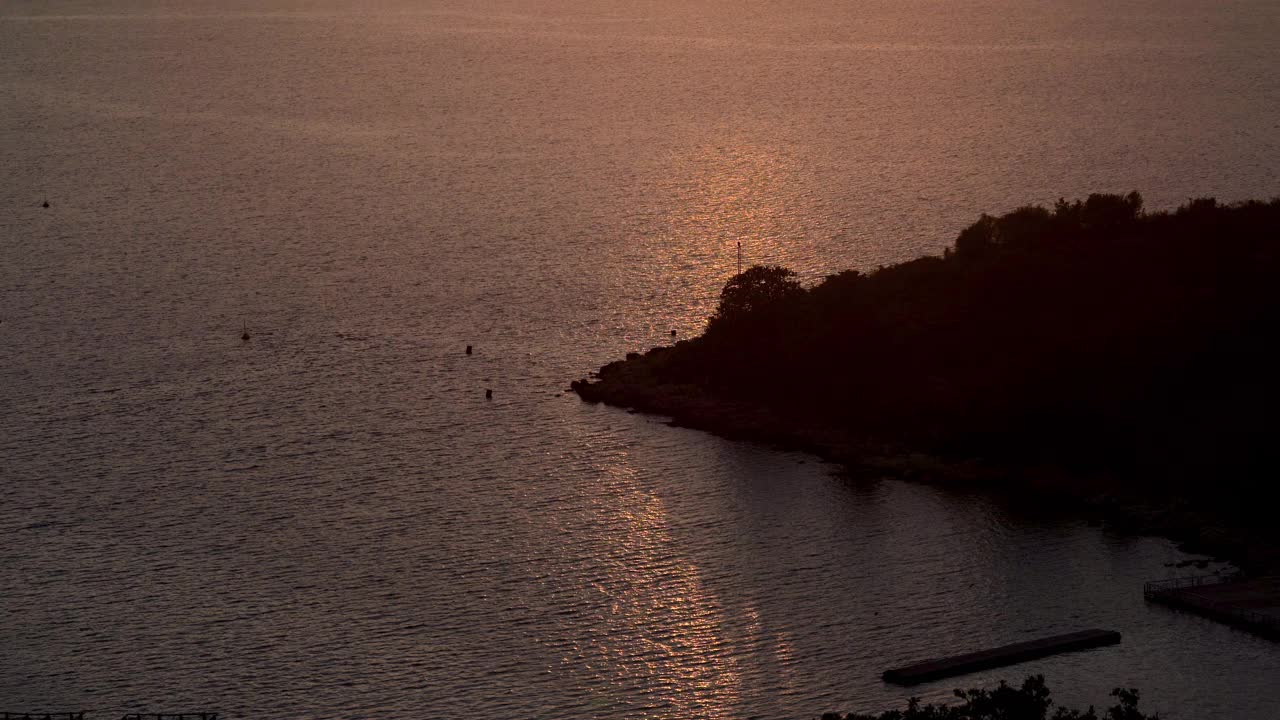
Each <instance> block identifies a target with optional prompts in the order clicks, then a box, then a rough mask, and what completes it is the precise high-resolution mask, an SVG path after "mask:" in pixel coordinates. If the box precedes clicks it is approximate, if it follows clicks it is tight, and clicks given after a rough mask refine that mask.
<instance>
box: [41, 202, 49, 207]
mask: <svg viewBox="0 0 1280 720" xmlns="http://www.w3.org/2000/svg"><path fill="white" fill-rule="evenodd" d="M40 207H44V208H47V207H49V201H48V200H45V201H44V202H42V203H40Z"/></svg>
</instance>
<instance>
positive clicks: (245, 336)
mask: <svg viewBox="0 0 1280 720" xmlns="http://www.w3.org/2000/svg"><path fill="white" fill-rule="evenodd" d="M240 339H241V340H242V341H244V342H249V326H248V325H245V326H244V329H243V330H242V331H241V333H240Z"/></svg>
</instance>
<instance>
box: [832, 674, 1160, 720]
mask: <svg viewBox="0 0 1280 720" xmlns="http://www.w3.org/2000/svg"><path fill="white" fill-rule="evenodd" d="M955 692H956V697H958V698H960V700H961V701H963V702H962V703H961V704H959V705H921V704H920V701H919V700H917V699H915V698H912V699H911V701H910V702H909V703H908V704H907V709H906V710H890V711H889V712H886V713H883V714H881V715H858V714H856V713H850V714H848V715H839V714H837V713H827V714H825V715H823V716H822V720H1159V716H1158V715H1145V714H1143V713H1142V712H1141V711H1140V710H1138V691H1137V690H1132V689H1123V688H1116V689H1115V690H1112V691H1111V695H1112V697H1114V698H1116V704H1115V705H1113V706H1112V707H1111V708H1109V709H1108V710H1107V711H1106V713H1104V714H1103V715H1098V714H1097V713H1096V712H1095V711H1094V709H1093V708H1089V709H1088V710H1084V711H1080V710H1072V709H1069V708H1057V709H1056V710H1055V711H1054V713H1053V714H1052V715H1050V714H1049V710H1050V708H1051V707H1052V706H1053V701H1052V700H1050V699H1049V688H1048V687H1047V686H1046V685H1045V682H1044V676H1043V675H1033V676H1031V677H1029V678H1027V679H1026V680H1024V681H1023V683H1022V687H1020V688H1014V687H1010V686H1008V685H1006V684H1005V683H1003V682H1002V683H1000V687H998V688H996V689H995V690H982V689H977V690H956V691H955Z"/></svg>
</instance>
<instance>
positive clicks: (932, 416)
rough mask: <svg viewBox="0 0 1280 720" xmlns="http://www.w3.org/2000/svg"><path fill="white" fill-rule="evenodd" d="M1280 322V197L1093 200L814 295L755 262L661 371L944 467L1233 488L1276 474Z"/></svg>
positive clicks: (839, 278)
mask: <svg viewBox="0 0 1280 720" xmlns="http://www.w3.org/2000/svg"><path fill="white" fill-rule="evenodd" d="M1277 310H1280V200H1274V201H1271V202H1248V203H1242V204H1237V205H1230V206H1226V205H1221V204H1219V203H1217V202H1215V201H1214V200H1211V199H1205V200H1195V201H1191V202H1189V203H1188V204H1186V205H1185V206H1183V207H1181V208H1179V209H1178V210H1177V211H1175V212H1172V213H1166V212H1158V213H1146V212H1143V209H1142V198H1141V197H1140V196H1139V195H1138V194H1137V193H1132V194H1129V195H1126V196H1120V195H1093V196H1090V197H1089V198H1088V199H1087V200H1085V201H1083V202H1080V201H1077V202H1064V201H1059V202H1058V204H1057V205H1056V206H1055V207H1054V208H1052V209H1047V208H1043V207H1024V208H1020V209H1018V210H1015V211H1013V212H1010V213H1008V214H1006V215H1003V216H1000V217H990V216H985V215H984V216H983V217H982V218H980V219H979V220H978V222H976V223H974V224H973V225H972V226H971V227H969V228H967V229H965V230H964V231H963V232H962V233H960V236H959V237H958V238H957V240H956V243H955V246H954V248H952V249H948V250H947V252H946V253H945V254H944V256H943V257H924V258H920V259H917V260H913V261H910V262H906V263H902V264H899V265H893V266H890V267H884V268H880V269H878V270H876V271H874V272H870V273H866V274H864V273H861V272H858V271H846V272H842V273H839V274H836V275H831V276H829V277H827V278H826V279H825V281H823V282H821V283H819V284H818V285H816V286H814V287H812V288H808V289H801V288H800V287H799V286H798V285H796V284H795V282H794V278H793V276H792V275H791V274H790V273H789V271H787V270H785V269H783V268H776V267H774V268H761V267H754V268H751V269H749V270H747V271H746V272H744V273H743V274H742V275H740V276H738V277H735V278H734V279H733V280H731V281H730V282H729V285H728V286H726V288H725V293H724V295H723V296H722V302H721V306H720V308H719V310H718V311H717V313H716V314H715V315H714V316H713V317H712V318H711V320H710V322H709V323H708V327H707V332H706V333H705V334H704V335H703V337H701V338H698V339H696V340H694V341H690V342H687V343H681V344H680V345H679V346H678V347H677V348H675V349H674V350H673V351H671V352H669V353H667V356H666V357H665V358H664V361H663V362H662V364H661V367H660V368H658V372H659V374H660V375H661V377H660V378H659V380H660V381H661V382H666V383H673V384H693V385H697V386H700V387H701V388H702V389H703V390H704V391H707V392H710V393H712V394H713V395H716V396H720V397H724V398H726V399H731V400H735V401H743V402H752V403H757V404H761V405H764V406H767V407H768V408H770V409H771V410H772V411H776V412H777V413H779V414H783V415H785V414H787V413H791V414H794V416H795V417H797V418H804V419H805V420H806V421H809V422H821V423H826V424H829V425H833V426H839V427H842V428H847V429H851V430H856V431H859V432H865V433H867V434H869V435H878V436H882V437H885V438H893V439H895V440H902V441H908V442H909V443H910V444H912V445H915V446H918V447H921V448H924V449H928V450H931V451H933V452H937V453H940V454H942V455H944V456H956V455H960V456H981V457H984V458H999V459H1004V460H1011V461H1016V462H1026V463H1033V464H1034V463H1041V462H1052V463H1055V464H1058V463H1063V462H1066V463H1073V464H1075V465H1078V466H1081V468H1080V469H1099V468H1105V469H1108V470H1110V469H1115V470H1121V471H1125V472H1126V474H1127V475H1128V474H1132V475H1135V476H1136V475H1141V476H1143V477H1146V478H1148V479H1153V478H1154V479H1156V480H1151V481H1152V482H1159V483H1161V484H1169V483H1178V482H1185V483H1187V484H1188V485H1196V486H1202V487H1204V486H1210V485H1212V486H1213V487H1215V488H1217V489H1218V490H1232V489H1241V488H1243V487H1246V486H1251V485H1252V484H1253V483H1255V482H1256V479H1257V478H1259V477H1262V476H1264V475H1265V474H1266V473H1267V472H1273V471H1275V470H1277V469H1280V463H1277V462H1276V458H1275V455H1274V453H1273V452H1272V451H1271V436H1272V435H1273V434H1274V432H1275V428H1276V423H1275V421H1274V419H1273V415H1274V412H1275V408H1276V407H1277V405H1278V402H1277V401H1280V381H1278V379H1280V373H1277V368H1278V367H1280V363H1278V361H1280V352H1277V344H1276V342H1275V341H1274V335H1275V330H1274V323H1275V321H1276V318H1277ZM1135 468H1142V469H1144V470H1145V471H1147V472H1145V473H1140V474H1139V473H1130V472H1129V471H1130V470H1132V469H1135ZM1206 474H1211V476H1212V477H1213V478H1214V483H1205V482H1203V477H1205V476H1206ZM1197 478H1198V479H1197ZM1237 497H1244V496H1242V495H1239V494H1236V493H1222V492H1217V493H1214V494H1213V498H1214V501H1215V502H1223V503H1226V504H1231V503H1234V502H1236V500H1235V499H1234V498H1237ZM1238 505H1239V507H1236V508H1233V512H1235V511H1238V512H1241V513H1245V514H1248V513H1250V512H1253V510H1252V508H1251V507H1250V506H1249V504H1248V503H1247V502H1239V503H1238ZM1254 507H1259V506H1257V505H1256V504H1255V505H1254Z"/></svg>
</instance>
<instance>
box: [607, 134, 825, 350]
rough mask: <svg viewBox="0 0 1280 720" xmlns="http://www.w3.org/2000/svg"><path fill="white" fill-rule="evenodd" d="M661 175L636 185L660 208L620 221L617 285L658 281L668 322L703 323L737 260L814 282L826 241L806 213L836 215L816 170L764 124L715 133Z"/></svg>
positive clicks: (666, 161) (684, 327) (692, 326)
mask: <svg viewBox="0 0 1280 720" xmlns="http://www.w3.org/2000/svg"><path fill="white" fill-rule="evenodd" d="M662 162H663V166H664V167H666V168H668V175H667V177H668V179H667V180H665V181H664V182H663V183H662V185H663V186H662V187H661V188H657V189H653V188H649V189H644V190H642V191H643V192H649V193H651V194H652V195H654V196H656V197H661V198H666V199H667V203H666V206H665V207H664V208H663V211H662V212H663V214H662V215H661V216H660V217H654V216H652V215H648V216H644V217H636V218H631V219H630V220H629V221H624V223H623V224H624V226H626V231H627V233H628V234H629V235H631V237H632V239H633V241H634V242H632V243H629V244H628V245H626V246H625V247H624V248H623V249H622V252H623V253H625V255H624V256H623V257H621V258H620V262H617V263H615V265H614V269H615V272H616V273H618V277H617V278H616V282H617V283H618V285H620V286H630V287H640V288H663V289H664V291H663V292H662V295H665V297H662V298H656V299H655V300H654V303H655V304H658V303H661V302H663V301H665V300H666V299H667V298H669V299H670V302H671V304H672V306H670V307H669V308H668V311H669V312H670V322H671V326H672V327H675V328H679V329H680V330H681V335H682V336H684V337H687V336H688V335H691V334H696V333H697V332H700V331H701V329H702V325H703V323H704V322H705V320H706V318H707V316H708V315H709V314H710V312H711V311H712V310H713V309H714V308H715V303H716V301H717V299H718V297H719V293H720V289H721V288H722V287H723V286H724V283H725V282H726V281H728V279H729V278H730V277H732V276H733V274H734V273H735V272H736V270H737V268H738V244H739V243H741V250H742V256H741V260H742V265H741V267H742V268H743V269H745V268H747V267H750V266H751V265H757V264H759V265H785V266H787V267H789V268H791V269H793V270H795V271H797V272H798V273H799V274H800V275H801V276H802V278H804V279H805V280H807V281H812V280H814V279H816V278H817V277H820V276H821V274H822V272H823V271H825V270H827V269H828V268H823V267H820V265H821V263H820V262H819V261H818V257H819V255H820V252H819V251H820V249H821V245H822V244H823V243H828V242H831V241H832V240H833V238H832V237H830V234H831V232H832V228H831V227H830V226H827V227H823V228H817V227H814V226H812V219H813V218H831V217H833V216H835V217H838V216H839V213H838V212H835V211H834V210H833V209H832V208H826V207H823V206H822V200H821V199H820V198H819V197H818V196H817V194H816V193H815V192H814V175H815V172H816V170H815V169H814V168H811V167H808V166H807V165H806V164H805V162H804V160H803V158H801V157H800V156H799V155H798V154H797V153H795V152H792V151H791V150H790V149H789V148H788V145H787V144H786V143H780V142H776V141H775V140H773V139H772V138H771V137H770V136H769V135H768V133H751V134H750V135H748V134H747V133H744V132H731V131H728V132H722V133H718V134H716V135H715V136H714V137H708V138H705V139H704V140H703V142H701V143H699V144H697V145H693V146H684V147H683V148H682V149H681V150H679V151H677V152H675V153H674V155H673V156H671V157H665V158H663V160H662Z"/></svg>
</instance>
